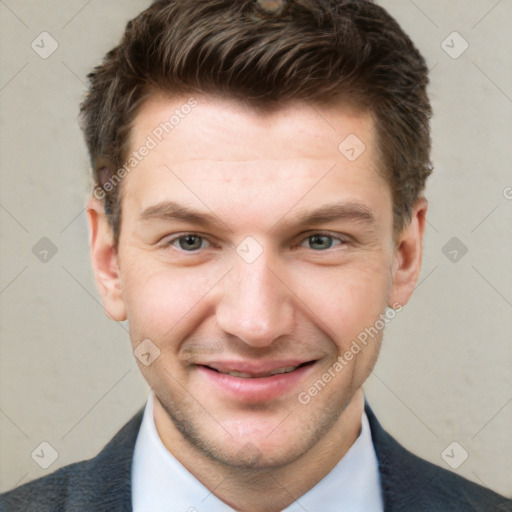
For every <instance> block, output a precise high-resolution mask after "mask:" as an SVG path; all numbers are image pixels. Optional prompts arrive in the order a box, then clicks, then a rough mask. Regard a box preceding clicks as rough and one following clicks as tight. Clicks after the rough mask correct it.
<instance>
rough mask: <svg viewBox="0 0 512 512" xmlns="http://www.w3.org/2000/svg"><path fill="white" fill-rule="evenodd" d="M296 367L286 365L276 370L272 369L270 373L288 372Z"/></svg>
mask: <svg viewBox="0 0 512 512" xmlns="http://www.w3.org/2000/svg"><path fill="white" fill-rule="evenodd" d="M296 368H297V367H296V366H287V367H286V368H278V369H277V370H272V371H271V372H270V375H277V374H278V373H290V372H293V371H294V370H295V369H296Z"/></svg>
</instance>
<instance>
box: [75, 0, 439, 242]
mask: <svg viewBox="0 0 512 512" xmlns="http://www.w3.org/2000/svg"><path fill="white" fill-rule="evenodd" d="M88 78H89V82H90V87H89V91H88V93H87V96H86V98H85V100H84V101H83V103H82V104H81V108H80V117H81V125H82V129H83V131H84V135H85V139H86V143H87V146H88V149H89V153H90V157H91V163H92V167H93V176H94V184H95V187H96V188H95V190H96V191H97V190H101V191H102V194H101V197H102V199H103V200H104V204H105V210H106V212H107V215H108V217H109V222H110V225H111V227H112V231H113V236H114V241H115V244H116V246H117V244H118V241H119V233H120V227H121V190H120V189H121V187H117V186H114V187H108V190H107V189H106V188H104V184H105V183H106V182H107V181H108V180H111V179H112V177H113V176H114V174H115V172H116V169H120V168H121V167H122V166H123V165H124V162H125V160H126V157H127V154H128V149H129V138H130V130H131V126H132V123H133V120H134V118H135V116H136V114H137V112H138V110H139V108H140V106H141V105H142V104H143V103H144V101H145V100H146V99H147V98H148V96H149V95H151V94H154V91H162V92H165V93H170V94H173V93H199V94H213V95H221V96H228V97H231V98H236V99H239V100H240V101H243V102H245V103H248V104H250V105H252V106H254V107H262V108H273V106H276V107H278V106H279V104H280V103H282V102H286V101H290V100H296V99H299V100H304V101H310V102H317V103H323V102H328V101H336V100H337V99H338V101H339V98H340V97H342V98H343V97H344V98H350V99H351V101H352V100H355V101H356V102H357V104H358V105H359V106H360V107H362V108H364V109H365V110H366V111H368V112H370V113H371V114H372V116H373V118H374V120H375V126H376V132H377V136H378V147H379V149H380V153H381V157H382V167H383V172H384V173H385V176H386V180H387V181H388V183H389V185H390V187H391V191H392V196H393V209H394V211H393V213H394V227H395V230H400V229H402V227H403V226H404V225H405V223H406V222H407V221H408V220H409V219H410V215H411V211H412V208H413V206H414V203H415V201H416V200H417V199H418V197H419V196H420V194H421V193H422V191H423V189H424V186H425V181H426V179H427V177H428V176H429V174H430V173H431V171H432V166H431V163H430V147H431V140H430V128H429V120H430V117H431V115H432V110H431V106H430V102H429V99H428V96H427V91H426V88H427V85H428V68H427V66H426V64H425V60H424V58H423V57H422V55H421V54H420V52H419V51H418V50H417V48H416V47H415V46H414V44H413V43H412V41H411V40H410V38H409V37H408V36H407V35H406V34H405V33H404V31H403V30H402V29H401V28H400V26H399V25H398V23H397V22H396V21H395V20H394V19H393V18H392V17H391V16H390V15H389V14H388V13H387V12H386V11H385V10H384V9H383V8H382V7H379V6H378V5H375V4H374V3H373V2H372V1H370V0H288V1H287V2H286V1H285V0H273V1H268V0H267V1H265V0H256V1H254V0H193V1H192V0H157V1H155V2H153V4H152V5H151V6H150V7H149V8H148V9H146V10H145V11H143V12H142V13H141V14H139V15H138V16H137V17H136V18H135V19H133V20H132V21H130V22H129V23H128V24H127V26H126V31H125V34H124V37H123V39H122V41H121V43H120V44H119V45H118V46H117V47H115V48H114V49H112V50H111V51H110V52H108V53H107V55H106V56H105V58H104V60H103V63H102V64H101V65H100V66H98V67H96V68H95V69H94V70H93V72H92V73H90V74H89V75H88ZM340 142H341V141H340Z"/></svg>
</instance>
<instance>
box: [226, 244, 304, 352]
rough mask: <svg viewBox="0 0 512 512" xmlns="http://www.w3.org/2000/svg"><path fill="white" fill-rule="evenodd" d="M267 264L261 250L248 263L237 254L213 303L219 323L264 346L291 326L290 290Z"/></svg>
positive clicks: (237, 335)
mask: <svg viewBox="0 0 512 512" xmlns="http://www.w3.org/2000/svg"><path fill="white" fill-rule="evenodd" d="M270 265H271V262H270V260H269V258H267V257H266V255H265V253H263V254H262V255H261V256H260V257H259V258H257V259H256V261H253V262H252V263H247V262H246V261H244V260H243V259H242V258H237V261H236V262H235V267H234V268H233V270H232V272H230V276H229V279H228V280H226V281H225V282H224V286H223V289H222V295H221V297H220V302H219V304H218V305H217V322H218V324H219V327H220V328H221V329H223V330H224V331H225V332H226V333H229V334H232V335H234V336H236V337H238V338H239V339H240V340H242V341H244V342H245V343H247V344H249V345H253V346H259V347H264V346H268V345H270V344H271V343H272V342H273V341H274V340H275V339H276V338H278V337H280V336H282V335H285V334H290V333H291V331H292V329H293V322H294V318H293V305H292V302H291V294H290V292H289V290H288V289H287V288H286V286H285V285H284V284H283V282H282V281H281V280H280V279H279V278H278V277H276V274H277V275H279V274H278V272H277V271H276V268H275V264H274V265H273V266H274V268H273V269H272V270H271V268H272V267H271V266H270Z"/></svg>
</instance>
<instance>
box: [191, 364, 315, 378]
mask: <svg viewBox="0 0 512 512" xmlns="http://www.w3.org/2000/svg"><path fill="white" fill-rule="evenodd" d="M315 362H316V361H306V362H304V363H300V364H298V365H288V366H277V367H276V368H273V369H270V370H267V371H251V372H249V371H241V370H240V369H233V368H229V367H228V366H223V365H220V364H215V363H214V364H212V365H200V366H204V367H205V368H207V369H209V370H213V371H214V372H217V373H222V374H224V375H230V376H231V377H238V378H241V379H265V378H267V377H273V376H274V375H282V374H284V373H292V372H294V371H296V370H298V369H299V368H304V367H305V366H309V365H312V364H314V363H315Z"/></svg>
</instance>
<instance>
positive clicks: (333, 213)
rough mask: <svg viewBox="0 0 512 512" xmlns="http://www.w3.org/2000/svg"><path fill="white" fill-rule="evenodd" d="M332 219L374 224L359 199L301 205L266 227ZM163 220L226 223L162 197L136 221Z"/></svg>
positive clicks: (223, 226)
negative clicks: (316, 204)
mask: <svg viewBox="0 0 512 512" xmlns="http://www.w3.org/2000/svg"><path fill="white" fill-rule="evenodd" d="M336 220H350V221H355V222H358V223H361V224H365V225H368V226H371V225H374V224H376V218H375V215H374V214H373V212H372V210H371V209H370V208H369V207H368V206H366V205H363V204H360V203H350V202H349V203H332V204H325V205H322V206H320V207H318V208H315V209H314V210H311V209H302V210H298V211H297V212H295V213H289V214H286V215H284V216H283V217H282V218H281V219H280V220H278V221H277V222H276V223H275V224H274V225H273V226H272V228H270V230H269V231H272V230H273V229H274V228H275V227H276V226H277V225H278V224H282V226H283V228H284V227H286V228H291V227H295V226H306V225H316V224H325V223H328V222H333V221H336ZM148 221H164V222H170V221H174V222H176V221H177V222H189V223H192V224H197V225H201V226H204V227H206V228H210V229H213V228H216V229H226V227H227V226H226V224H225V223H224V222H223V221H222V220H220V219H219V217H217V216H216V215H215V214H214V213H213V212H203V211H200V210H195V209H193V208H190V207H188V206H185V205H183V204H180V203H178V202H176V201H162V202H160V203H157V204H155V205H153V206H149V207H148V208H146V209H145V210H143V211H142V212H141V214H140V215H139V218H138V221H137V222H148Z"/></svg>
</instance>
